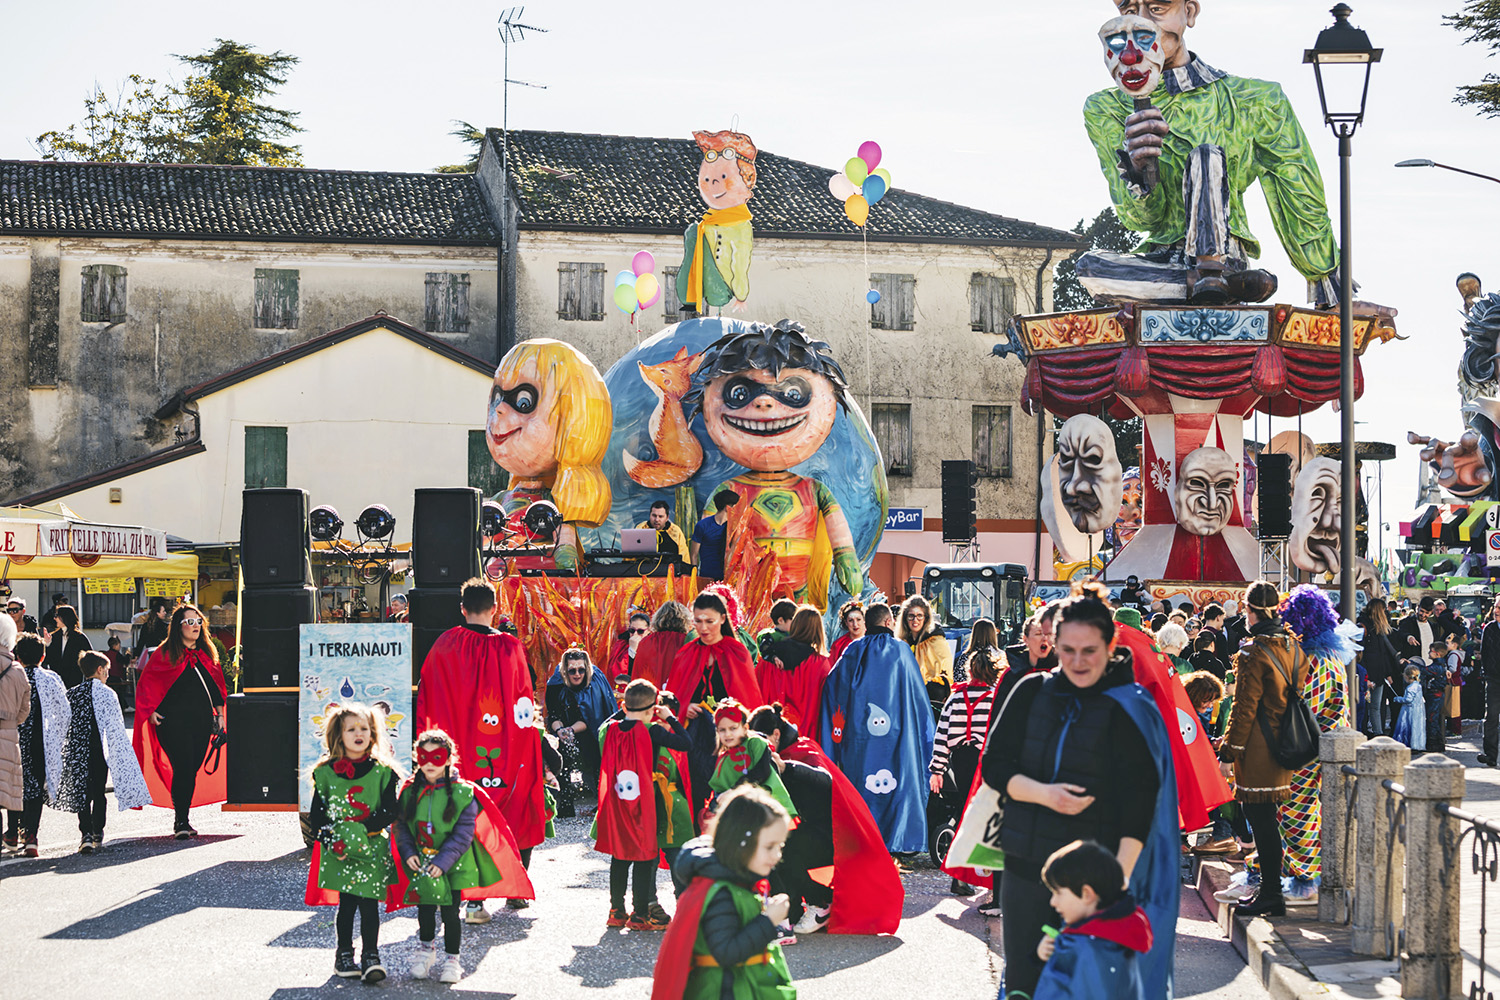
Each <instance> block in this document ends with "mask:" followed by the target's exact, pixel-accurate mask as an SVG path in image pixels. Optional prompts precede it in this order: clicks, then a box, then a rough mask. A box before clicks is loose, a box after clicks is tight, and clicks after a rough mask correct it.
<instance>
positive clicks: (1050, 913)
mask: <svg viewBox="0 0 1500 1000" xmlns="http://www.w3.org/2000/svg"><path fill="white" fill-rule="evenodd" d="M1051 899H1052V890H1051V889H1048V888H1047V887H1046V886H1045V885H1044V884H1042V882H1040V881H1039V880H1036V879H1030V878H1024V877H1022V876H1021V875H1019V874H1018V873H1017V872H1016V870H1015V869H1014V868H1010V869H1008V870H1007V871H1006V873H1005V878H1003V879H1001V880H1000V909H1001V911H1002V912H1003V913H1004V914H1005V916H1004V919H1003V920H1002V922H1001V929H1002V931H1003V932H1004V937H1005V996H1007V997H1013V996H1015V994H1017V993H1020V994H1023V995H1025V996H1026V997H1028V998H1029V997H1030V996H1031V994H1032V993H1034V992H1036V981H1037V980H1038V979H1040V978H1041V975H1042V960H1041V959H1039V958H1037V957H1036V946H1037V945H1039V944H1041V942H1042V927H1043V926H1044V925H1051V926H1053V927H1061V926H1062V924H1063V921H1062V917H1061V916H1059V915H1058V912H1057V911H1056V910H1054V909H1053V908H1052V903H1051V902H1050V900H1051Z"/></svg>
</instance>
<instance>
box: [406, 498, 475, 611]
mask: <svg viewBox="0 0 1500 1000" xmlns="http://www.w3.org/2000/svg"><path fill="white" fill-rule="evenodd" d="M411 558H412V569H413V572H414V573H415V575H416V584H417V586H418V587H458V586H461V585H462V584H463V582H464V581H465V580H468V579H470V578H471V577H476V576H478V575H479V491H478V490H475V489H451V490H417V491H416V496H415V497H414V498H413V503H412V529H411Z"/></svg>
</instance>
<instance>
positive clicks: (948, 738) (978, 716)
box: [927, 681, 995, 774]
mask: <svg viewBox="0 0 1500 1000" xmlns="http://www.w3.org/2000/svg"><path fill="white" fill-rule="evenodd" d="M994 701H995V688H994V687H993V685H989V686H987V685H984V684H979V683H977V682H974V681H970V682H969V683H967V684H959V685H957V686H956V687H954V689H953V693H952V694H950V695H949V696H948V700H947V701H946V702H944V703H943V710H942V711H941V712H940V713H938V723H937V737H936V738H935V739H934V740H933V741H932V762H931V763H930V764H928V765H927V770H929V771H931V772H932V773H933V774H942V773H943V772H944V771H945V770H947V768H948V757H949V755H950V754H951V753H952V751H953V748H954V747H956V746H958V745H959V744H961V743H966V742H972V743H973V744H975V745H976V746H981V745H983V743H984V737H985V734H986V733H988V732H989V729H990V710H991V708H992V707H993V705H994Z"/></svg>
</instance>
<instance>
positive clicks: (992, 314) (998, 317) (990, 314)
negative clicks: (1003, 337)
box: [969, 273, 1016, 333]
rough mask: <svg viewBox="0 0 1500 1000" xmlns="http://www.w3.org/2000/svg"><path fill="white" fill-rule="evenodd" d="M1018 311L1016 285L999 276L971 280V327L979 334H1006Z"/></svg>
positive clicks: (1008, 279) (985, 276)
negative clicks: (1006, 328)
mask: <svg viewBox="0 0 1500 1000" xmlns="http://www.w3.org/2000/svg"><path fill="white" fill-rule="evenodd" d="M1015 311H1016V283H1015V281H1014V279H1011V278H1005V277H1001V276H1000V275H998V274H979V273H976V274H974V275H973V276H972V277H971V278H970V279H969V326H970V327H972V328H973V329H974V330H976V331H978V332H979V333H1004V332H1005V327H1006V324H1008V323H1009V322H1010V318H1011V316H1013V315H1015Z"/></svg>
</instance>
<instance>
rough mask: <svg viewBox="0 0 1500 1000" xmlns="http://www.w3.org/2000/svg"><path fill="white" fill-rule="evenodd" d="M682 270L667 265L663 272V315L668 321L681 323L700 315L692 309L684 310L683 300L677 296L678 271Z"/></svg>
mask: <svg viewBox="0 0 1500 1000" xmlns="http://www.w3.org/2000/svg"><path fill="white" fill-rule="evenodd" d="M681 270H682V268H680V267H667V268H663V269H662V272H661V309H662V314H661V315H662V319H664V320H666V321H667V322H668V323H681V322H682V321H683V320H685V319H692V318H693V317H694V316H696V315H698V314H697V313H695V312H692V311H691V310H689V311H688V312H683V311H682V300H681V299H679V298H678V297H677V272H679V271H681Z"/></svg>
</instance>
